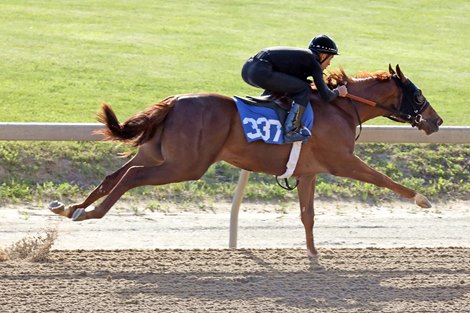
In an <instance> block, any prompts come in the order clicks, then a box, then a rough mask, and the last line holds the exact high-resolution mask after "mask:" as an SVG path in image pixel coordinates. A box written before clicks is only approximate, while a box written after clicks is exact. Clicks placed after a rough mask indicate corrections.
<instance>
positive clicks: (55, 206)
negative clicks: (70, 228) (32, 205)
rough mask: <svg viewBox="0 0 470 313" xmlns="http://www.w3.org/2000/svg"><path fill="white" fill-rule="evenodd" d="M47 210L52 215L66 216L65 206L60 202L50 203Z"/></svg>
mask: <svg viewBox="0 0 470 313" xmlns="http://www.w3.org/2000/svg"><path fill="white" fill-rule="evenodd" d="M47 208H48V209H49V210H50V211H51V212H52V213H55V214H59V215H62V216H65V205H64V204H63V203H62V202H60V201H57V200H54V201H52V202H50V203H49V204H48V205H47Z"/></svg>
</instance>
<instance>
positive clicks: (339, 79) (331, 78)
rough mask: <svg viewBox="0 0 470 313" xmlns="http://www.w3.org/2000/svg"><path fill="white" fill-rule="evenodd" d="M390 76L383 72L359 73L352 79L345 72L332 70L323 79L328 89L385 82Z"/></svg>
mask: <svg viewBox="0 0 470 313" xmlns="http://www.w3.org/2000/svg"><path fill="white" fill-rule="evenodd" d="M391 77H392V75H391V74H390V73H388V72H385V71H376V72H360V73H358V74H356V75H355V76H353V77H350V76H348V74H346V72H345V71H344V70H343V69H342V68H340V69H333V70H331V71H330V72H329V75H328V76H327V77H326V78H325V82H326V84H327V85H328V87H330V88H332V89H333V88H336V87H338V86H339V85H344V84H346V83H348V84H351V83H352V84H354V83H356V82H359V81H366V80H372V79H373V80H377V81H387V80H390V78H391Z"/></svg>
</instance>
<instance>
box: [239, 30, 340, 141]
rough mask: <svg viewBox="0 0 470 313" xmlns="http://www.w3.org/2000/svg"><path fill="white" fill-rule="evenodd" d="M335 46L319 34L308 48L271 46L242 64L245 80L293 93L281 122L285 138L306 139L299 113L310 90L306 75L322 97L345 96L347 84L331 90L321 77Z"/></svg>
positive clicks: (325, 98) (302, 110)
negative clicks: (287, 112) (291, 101)
mask: <svg viewBox="0 0 470 313" xmlns="http://www.w3.org/2000/svg"><path fill="white" fill-rule="evenodd" d="M335 55H338V48H337V47H336V44H335V42H334V41H333V39H331V38H330V37H328V36H327V35H319V36H316V37H315V38H313V39H312V41H311V42H310V44H309V46H308V49H300V48H293V47H272V48H266V49H263V50H261V51H260V52H259V53H258V54H256V55H255V56H254V57H251V58H250V59H248V61H246V63H245V64H244V65H243V69H242V78H243V80H244V81H245V82H247V83H248V84H250V85H252V86H254V87H259V88H263V89H265V90H267V91H270V92H280V93H287V94H289V95H291V96H292V97H293V103H292V108H291V110H290V111H289V114H288V116H287V118H286V122H285V123H284V142H286V143H289V142H294V141H300V140H302V141H303V140H306V139H307V138H308V137H310V136H311V133H310V130H309V129H308V128H306V127H305V126H303V125H302V124H301V118H302V114H303V113H304V111H305V108H306V107H307V104H308V99H309V95H310V92H311V88H310V84H309V82H308V81H307V78H308V77H309V76H312V77H313V82H314V83H315V86H316V87H317V90H318V92H319V94H320V96H321V97H322V98H323V99H324V100H325V101H333V100H334V99H336V98H337V97H338V96H342V97H344V96H346V94H347V93H348V90H347V88H346V86H339V87H338V88H336V89H334V90H330V89H329V88H328V86H327V85H326V83H325V81H324V80H323V70H325V69H326V68H327V67H328V66H329V65H330V62H331V60H332V59H333V57H334V56H335Z"/></svg>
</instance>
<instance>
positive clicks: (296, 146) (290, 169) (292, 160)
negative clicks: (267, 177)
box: [277, 141, 302, 178]
mask: <svg viewBox="0 0 470 313" xmlns="http://www.w3.org/2000/svg"><path fill="white" fill-rule="evenodd" d="M300 149H302V141H296V142H294V143H293V144H292V148H291V150H290V155H289V160H288V161H287V164H286V172H285V173H284V174H282V175H281V176H278V177H277V178H289V177H291V176H292V174H293V173H294V170H295V167H296V166H297V161H298V160H299V155H300Z"/></svg>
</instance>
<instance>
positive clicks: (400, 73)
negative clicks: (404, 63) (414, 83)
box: [396, 64, 407, 83]
mask: <svg viewBox="0 0 470 313" xmlns="http://www.w3.org/2000/svg"><path fill="white" fill-rule="evenodd" d="M396 70H397V75H398V77H399V78H400V80H401V82H402V83H405V82H406V80H407V78H406V76H405V74H403V72H402V71H401V69H400V65H398V64H397V67H396Z"/></svg>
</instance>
